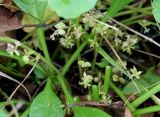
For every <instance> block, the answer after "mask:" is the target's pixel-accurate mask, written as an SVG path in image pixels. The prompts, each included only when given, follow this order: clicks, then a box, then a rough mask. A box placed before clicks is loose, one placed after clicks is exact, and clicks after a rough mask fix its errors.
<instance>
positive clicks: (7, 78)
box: [0, 71, 31, 100]
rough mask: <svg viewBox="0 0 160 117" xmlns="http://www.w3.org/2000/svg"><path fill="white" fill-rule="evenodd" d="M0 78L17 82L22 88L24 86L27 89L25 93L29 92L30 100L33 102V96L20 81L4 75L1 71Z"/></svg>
mask: <svg viewBox="0 0 160 117" xmlns="http://www.w3.org/2000/svg"><path fill="white" fill-rule="evenodd" d="M0 76H2V77H4V78H7V79H9V80H11V81H13V82H16V83H17V84H19V85H20V86H22V87H23V88H24V89H25V91H26V92H27V94H28V97H29V99H30V100H31V95H30V93H29V91H28V89H27V88H26V87H25V86H24V85H23V84H21V83H20V82H19V81H18V80H16V79H14V78H12V77H10V76H9V75H7V74H5V73H3V72H1V71H0Z"/></svg>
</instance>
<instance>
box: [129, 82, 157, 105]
mask: <svg viewBox="0 0 160 117" xmlns="http://www.w3.org/2000/svg"><path fill="white" fill-rule="evenodd" d="M158 91H160V84H158V85H156V86H154V87H153V88H152V89H150V90H149V91H148V92H146V93H144V94H143V95H142V96H140V97H138V98H137V99H136V100H134V101H133V102H132V103H131V104H132V105H133V106H134V107H138V106H139V105H140V104H142V103H143V102H144V101H146V100H147V99H149V98H150V97H151V96H152V95H154V94H155V93H157V92H158Z"/></svg>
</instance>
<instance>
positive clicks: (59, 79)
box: [57, 75, 74, 104]
mask: <svg viewBox="0 0 160 117" xmlns="http://www.w3.org/2000/svg"><path fill="white" fill-rule="evenodd" d="M57 78H58V81H59V83H60V84H61V87H62V90H63V92H64V94H65V96H66V98H67V101H68V102H69V103H70V104H71V103H74V100H73V98H72V96H71V94H70V93H69V92H68V89H67V87H66V84H65V82H64V80H63V79H64V78H63V77H62V76H61V75H58V76H57Z"/></svg>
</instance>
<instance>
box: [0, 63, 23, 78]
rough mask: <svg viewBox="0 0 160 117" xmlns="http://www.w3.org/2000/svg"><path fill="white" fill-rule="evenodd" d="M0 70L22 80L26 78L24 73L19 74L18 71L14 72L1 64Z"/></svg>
mask: <svg viewBox="0 0 160 117" xmlns="http://www.w3.org/2000/svg"><path fill="white" fill-rule="evenodd" d="M0 70H2V71H4V72H5V73H9V74H11V75H14V76H17V77H20V78H24V77H25V75H23V74H22V73H20V72H18V71H13V70H11V69H8V68H7V67H6V66H4V65H2V64H0Z"/></svg>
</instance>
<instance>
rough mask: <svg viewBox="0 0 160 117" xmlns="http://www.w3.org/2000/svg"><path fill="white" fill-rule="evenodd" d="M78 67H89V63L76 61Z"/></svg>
mask: <svg viewBox="0 0 160 117" xmlns="http://www.w3.org/2000/svg"><path fill="white" fill-rule="evenodd" d="M78 65H80V66H81V67H83V68H85V67H91V63H90V62H84V61H78Z"/></svg>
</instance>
